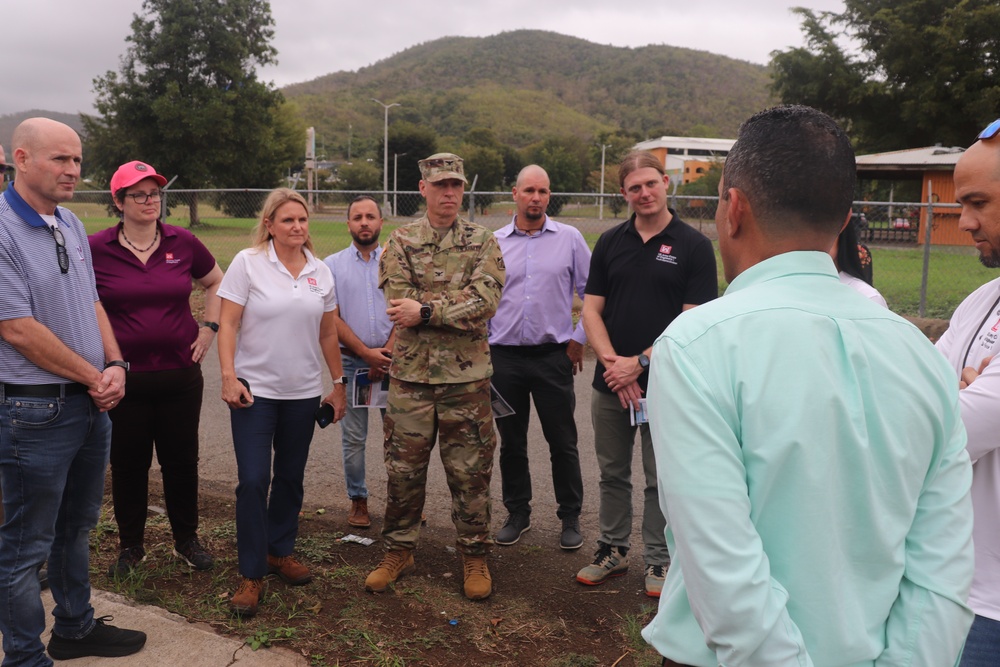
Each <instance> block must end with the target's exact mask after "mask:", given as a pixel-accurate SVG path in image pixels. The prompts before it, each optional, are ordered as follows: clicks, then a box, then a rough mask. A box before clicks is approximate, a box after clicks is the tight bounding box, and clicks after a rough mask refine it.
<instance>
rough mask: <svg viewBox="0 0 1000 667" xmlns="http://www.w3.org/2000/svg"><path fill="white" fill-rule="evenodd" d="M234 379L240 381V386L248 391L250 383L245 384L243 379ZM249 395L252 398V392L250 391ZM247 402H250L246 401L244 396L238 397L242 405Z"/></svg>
mask: <svg viewBox="0 0 1000 667" xmlns="http://www.w3.org/2000/svg"><path fill="white" fill-rule="evenodd" d="M236 379H237V380H239V381H240V384H242V385H243V386H244V387H246V388H247V391H250V383H249V382H247V381H246V380H244V379H243V378H236ZM250 395H251V396H253V392H252V391H250ZM249 402H250V401H248V400H247V397H246V396H242V395H241V396H240V403H243V404H244V405H245V404H247V403H249Z"/></svg>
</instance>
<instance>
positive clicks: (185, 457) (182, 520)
mask: <svg viewBox="0 0 1000 667" xmlns="http://www.w3.org/2000/svg"><path fill="white" fill-rule="evenodd" d="M204 386H205V383H204V380H203V379H202V376H201V366H200V365H199V364H195V365H193V366H191V367H189V368H179V369H175V370H169V371H154V372H147V373H130V374H129V377H128V390H127V391H126V392H125V398H123V399H122V402H121V403H120V404H119V405H118V406H117V407H115V409H114V410H112V411H111V412H110V413H109V414H110V415H111V423H112V429H111V496H112V499H113V500H114V505H115V520H117V521H118V540H119V543H120V544H121V547H122V548H123V549H124V548H126V547H134V546H142V542H143V534H144V533H145V531H146V515H147V513H148V500H149V468H150V466H151V465H152V462H153V447H154V446H155V447H156V459H157V461H159V463H160V473H161V474H162V475H163V499H164V501H165V503H166V506H167V518H168V519H170V529H171V530H172V531H173V536H174V542H175V543H177V544H181V543H183V542H186V541H187V540H189V539H191V538H192V537H195V536H196V535H197V533H198V423H199V420H200V418H201V398H202V390H203V389H204Z"/></svg>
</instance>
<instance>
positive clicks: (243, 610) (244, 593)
mask: <svg viewBox="0 0 1000 667" xmlns="http://www.w3.org/2000/svg"><path fill="white" fill-rule="evenodd" d="M263 596H264V580H263V579H247V578H246V577H240V585H239V586H237V587H236V592H235V593H233V597H231V598H230V599H229V610H230V611H232V613H233V614H234V615H236V616H241V617H243V618H250V617H251V616H253V615H254V614H256V613H257V605H258V604H260V599H261V598H262V597H263Z"/></svg>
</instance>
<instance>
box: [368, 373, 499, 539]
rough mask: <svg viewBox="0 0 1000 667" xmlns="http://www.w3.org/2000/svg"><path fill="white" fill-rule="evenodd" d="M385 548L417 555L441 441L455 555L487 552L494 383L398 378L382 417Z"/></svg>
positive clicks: (492, 448)
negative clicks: (414, 551) (432, 465)
mask: <svg viewBox="0 0 1000 667" xmlns="http://www.w3.org/2000/svg"><path fill="white" fill-rule="evenodd" d="M384 424H385V468H386V473H387V476H388V491H387V494H386V495H387V500H386V508H385V523H384V526H383V528H382V537H383V539H384V540H385V545H386V548H387V549H390V550H391V549H413V548H415V547H416V545H417V538H418V536H419V534H420V514H421V512H422V511H423V508H424V497H425V495H426V484H427V466H428V464H429V463H430V458H431V450H432V449H434V441H435V439H437V438H438V437H440V444H441V450H440V453H441V463H442V464H443V465H444V471H445V475H446V477H447V479H448V488H449V489H451V520H452V521H453V522H454V524H455V528H456V530H457V531H458V549H459V550H460V551H461V552H462V553H465V554H483V553H485V552H486V550H487V548H488V547H489V546H490V545H491V544H492V540H491V539H490V478H491V477H492V475H493V451H494V449H496V434H495V433H494V431H493V413H492V411H491V409H490V380H489V378H486V379H485V380H478V381H476V382H466V383H462V384H437V385H435V384H422V383H414V382H403V381H402V380H397V379H395V378H393V379H392V380H391V382H390V384H389V406H388V410H387V411H386V415H385V422H384Z"/></svg>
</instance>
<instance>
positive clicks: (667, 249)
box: [660, 244, 674, 255]
mask: <svg viewBox="0 0 1000 667" xmlns="http://www.w3.org/2000/svg"><path fill="white" fill-rule="evenodd" d="M673 249H674V247H673V246H672V245H666V244H663V245H661V246H660V252H661V253H663V254H664V255H669V254H670V251H671V250H673Z"/></svg>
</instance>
